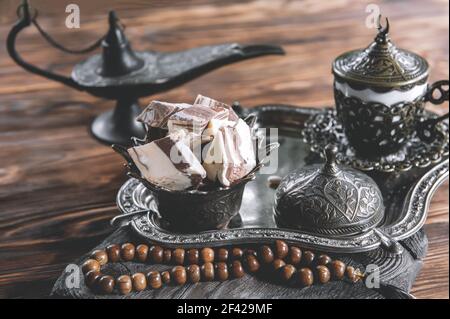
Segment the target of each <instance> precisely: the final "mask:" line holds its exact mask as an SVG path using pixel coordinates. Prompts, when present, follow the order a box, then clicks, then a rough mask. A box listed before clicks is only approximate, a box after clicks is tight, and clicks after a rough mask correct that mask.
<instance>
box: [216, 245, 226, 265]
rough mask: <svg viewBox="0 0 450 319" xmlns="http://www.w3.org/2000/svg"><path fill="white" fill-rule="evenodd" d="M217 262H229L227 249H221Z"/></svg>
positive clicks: (218, 252) (217, 254) (218, 250)
mask: <svg viewBox="0 0 450 319" xmlns="http://www.w3.org/2000/svg"><path fill="white" fill-rule="evenodd" d="M216 260H217V261H223V262H226V261H228V249H226V248H219V249H217V252H216Z"/></svg>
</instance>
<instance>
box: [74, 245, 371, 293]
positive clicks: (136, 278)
mask: <svg viewBox="0 0 450 319" xmlns="http://www.w3.org/2000/svg"><path fill="white" fill-rule="evenodd" d="M118 261H126V262H127V261H128V262H131V261H137V262H141V263H153V264H166V265H169V264H172V265H175V266H174V267H173V268H172V269H170V270H165V271H161V272H160V271H154V270H150V271H148V272H147V273H146V274H144V273H140V272H137V273H134V274H131V275H127V274H124V275H121V276H119V277H118V278H117V279H114V278H113V277H112V276H110V275H106V274H102V273H101V267H102V266H104V265H105V264H106V263H108V262H112V263H114V262H118ZM81 269H82V271H83V274H84V276H85V283H86V285H87V286H88V287H89V288H91V289H93V290H94V291H96V292H100V293H103V294H111V293H113V292H114V291H117V292H118V293H120V294H122V295H126V294H129V293H130V292H132V291H135V292H139V291H143V290H144V289H160V288H161V287H163V285H169V284H172V285H184V284H187V283H190V284H196V283H198V282H200V281H212V280H217V281H226V280H230V279H237V278H242V277H243V276H244V275H245V271H247V272H249V273H257V272H259V271H269V272H273V273H274V274H276V276H275V277H277V278H279V279H280V281H281V282H283V283H285V284H289V285H293V286H298V287H308V286H311V285H313V284H314V283H315V282H317V283H318V284H326V283H327V282H329V281H330V280H342V279H344V278H347V280H348V281H350V282H356V281H358V280H360V279H361V278H363V275H362V274H361V273H360V272H359V270H358V269H355V268H354V267H352V266H349V265H346V264H345V263H343V262H342V261H340V260H333V259H332V258H331V257H329V256H328V255H325V254H321V255H318V257H317V258H316V255H315V254H314V253H313V252H312V251H309V250H305V251H302V249H300V248H299V247H296V246H289V245H288V244H286V243H285V242H284V241H281V240H277V241H275V243H274V245H262V246H260V247H259V248H255V249H253V248H246V249H242V248H239V247H232V248H229V249H228V248H224V247H220V248H217V249H215V250H214V249H212V248H209V247H206V248H202V249H200V250H199V249H195V248H192V249H189V250H184V249H182V248H177V249H173V250H172V249H168V248H163V247H160V246H148V245H145V244H140V245H138V246H135V245H134V244H132V243H124V244H122V245H109V246H107V247H106V248H105V249H104V250H95V251H93V252H92V253H91V254H90V258H89V259H87V260H86V261H85V262H84V263H83V264H82V267H81Z"/></svg>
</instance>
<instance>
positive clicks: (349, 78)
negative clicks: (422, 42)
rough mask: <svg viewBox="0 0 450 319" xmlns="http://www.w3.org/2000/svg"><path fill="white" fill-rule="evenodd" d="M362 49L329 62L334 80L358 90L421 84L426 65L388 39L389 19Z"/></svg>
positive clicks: (418, 57) (425, 62)
mask: <svg viewBox="0 0 450 319" xmlns="http://www.w3.org/2000/svg"><path fill="white" fill-rule="evenodd" d="M380 20H381V17H380V18H379V20H378V34H377V36H376V37H375V40H374V41H373V42H372V43H371V44H370V45H369V46H368V47H367V48H366V49H359V50H354V51H350V52H346V53H344V54H342V55H340V56H338V57H337V58H336V60H334V62H333V73H334V75H335V77H336V79H337V80H338V81H345V82H347V83H349V84H352V86H359V87H360V88H366V87H375V88H385V89H391V88H402V87H409V86H412V85H415V84H418V83H422V82H423V83H425V81H426V80H427V78H428V63H427V61H426V60H425V59H424V58H422V57H421V56H419V55H417V54H415V53H413V52H410V51H407V50H403V49H398V48H397V47H396V46H395V45H394V44H393V43H392V42H391V40H390V38H389V20H388V19H387V18H386V26H385V27H382V26H381V22H380Z"/></svg>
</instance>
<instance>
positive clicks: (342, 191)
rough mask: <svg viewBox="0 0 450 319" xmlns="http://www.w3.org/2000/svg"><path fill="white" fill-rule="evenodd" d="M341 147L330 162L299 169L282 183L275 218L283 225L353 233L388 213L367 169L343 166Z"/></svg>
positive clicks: (331, 150) (331, 151)
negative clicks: (340, 164) (365, 171)
mask: <svg viewBox="0 0 450 319" xmlns="http://www.w3.org/2000/svg"><path fill="white" fill-rule="evenodd" d="M336 153H337V147H336V146H335V145H328V146H327V147H326V149H325V154H326V163H325V164H324V165H310V166H306V167H304V168H300V169H297V170H295V171H293V172H291V173H290V174H289V175H288V176H286V177H285V178H284V179H283V180H282V181H281V183H280V186H279V187H278V189H277V192H276V195H275V220H276V222H277V224H278V226H280V227H285V228H295V229H300V230H302V231H304V232H308V233H312V234H320V235H328V236H350V235H355V234H360V233H363V232H365V231H367V230H369V229H372V228H374V227H375V226H376V225H377V224H378V223H379V222H380V221H381V220H382V219H383V216H384V205H383V197H382V195H381V192H380V189H379V188H378V186H377V185H376V183H375V182H374V181H373V180H372V179H371V178H370V177H369V176H367V175H365V174H364V173H362V172H360V171H357V170H354V169H352V168H346V167H343V166H339V165H337V163H336Z"/></svg>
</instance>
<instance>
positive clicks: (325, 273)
mask: <svg viewBox="0 0 450 319" xmlns="http://www.w3.org/2000/svg"><path fill="white" fill-rule="evenodd" d="M316 277H317V279H318V280H319V282H320V283H321V284H326V283H327V282H329V281H330V278H331V273H330V270H329V269H328V267H327V266H324V265H318V266H316Z"/></svg>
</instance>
